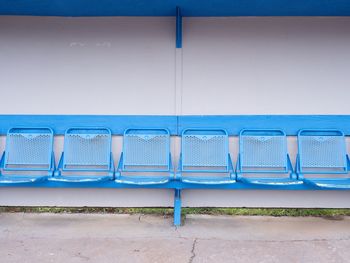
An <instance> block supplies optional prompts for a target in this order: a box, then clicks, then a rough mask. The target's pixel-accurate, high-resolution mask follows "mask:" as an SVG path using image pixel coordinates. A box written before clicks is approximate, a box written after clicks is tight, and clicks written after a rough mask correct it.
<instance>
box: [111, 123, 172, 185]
mask: <svg viewBox="0 0 350 263" xmlns="http://www.w3.org/2000/svg"><path fill="white" fill-rule="evenodd" d="M130 173H131V174H133V175H130ZM142 174H143V176H142ZM138 175H141V176H138ZM115 177H116V178H115V179H116V182H118V183H124V184H134V185H151V184H165V183H168V182H169V181H170V180H172V179H174V168H173V166H172V160H171V153H170V132H169V131H168V130H166V129H145V128H144V129H127V130H126V131H125V133H124V136H123V151H122V154H121V157H120V160H119V164H118V169H117V171H116V173H115Z"/></svg>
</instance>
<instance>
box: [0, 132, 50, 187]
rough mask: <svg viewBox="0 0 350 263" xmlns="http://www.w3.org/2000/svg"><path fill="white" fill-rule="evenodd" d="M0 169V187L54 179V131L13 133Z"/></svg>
mask: <svg viewBox="0 0 350 263" xmlns="http://www.w3.org/2000/svg"><path fill="white" fill-rule="evenodd" d="M0 167H1V170H2V175H1V176H0V184H23V183H34V182H39V181H44V180H46V179H47V178H48V176H52V174H53V172H54V170H55V158H54V153H53V131H52V129H50V128H12V129H10V130H9V131H8V132H7V137H6V148H5V152H4V153H3V155H2V158H1V165H0Z"/></svg>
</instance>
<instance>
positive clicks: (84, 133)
mask: <svg viewBox="0 0 350 263" xmlns="http://www.w3.org/2000/svg"><path fill="white" fill-rule="evenodd" d="M111 144H112V135H111V131H110V130H109V129H108V128H99V127H98V128H70V129H67V131H66V132H65V135H64V150H63V153H62V155H61V158H60V161H59V165H58V167H57V170H56V172H55V174H54V176H53V177H51V178H49V180H50V181H56V182H61V183H65V182H66V183H96V182H103V181H107V180H113V179H114V162H113V156H112V153H111V147H112V146H111Z"/></svg>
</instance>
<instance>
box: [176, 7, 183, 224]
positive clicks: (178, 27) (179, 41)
mask: <svg viewBox="0 0 350 263" xmlns="http://www.w3.org/2000/svg"><path fill="white" fill-rule="evenodd" d="M176 49H177V50H181V49H182V16H181V9H180V7H176ZM179 54H181V53H179ZM178 63H179V62H178ZM181 64H182V63H180V64H179V65H181ZM174 225H175V226H180V225H181V190H180V189H175V195H174Z"/></svg>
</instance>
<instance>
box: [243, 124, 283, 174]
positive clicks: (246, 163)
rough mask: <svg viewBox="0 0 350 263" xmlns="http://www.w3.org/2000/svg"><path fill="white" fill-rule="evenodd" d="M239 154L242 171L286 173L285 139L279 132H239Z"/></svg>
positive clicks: (281, 132)
mask: <svg viewBox="0 0 350 263" xmlns="http://www.w3.org/2000/svg"><path fill="white" fill-rule="evenodd" d="M239 152H240V161H241V170H242V171H244V170H249V171H256V172H259V171H265V170H266V171H287V167H288V163H287V161H288V159H287V139H286V135H285V133H284V132H283V131H281V130H243V131H241V133H240V138H239Z"/></svg>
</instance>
